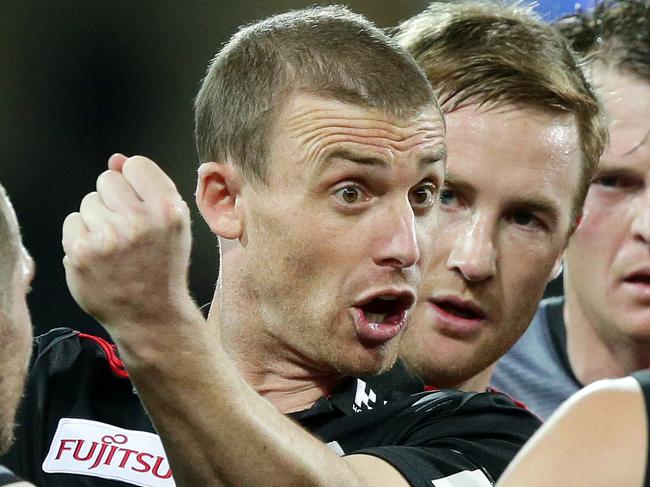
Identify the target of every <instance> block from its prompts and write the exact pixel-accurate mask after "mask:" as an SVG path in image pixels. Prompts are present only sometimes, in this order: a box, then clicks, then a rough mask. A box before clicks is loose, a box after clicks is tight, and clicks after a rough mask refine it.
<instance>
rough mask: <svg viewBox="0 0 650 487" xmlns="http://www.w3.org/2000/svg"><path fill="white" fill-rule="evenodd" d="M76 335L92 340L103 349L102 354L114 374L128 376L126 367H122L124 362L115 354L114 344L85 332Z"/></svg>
mask: <svg viewBox="0 0 650 487" xmlns="http://www.w3.org/2000/svg"><path fill="white" fill-rule="evenodd" d="M77 336H78V337H79V338H85V339H87V340H92V341H93V342H95V343H96V344H97V345H99V347H100V348H101V349H102V350H103V352H104V355H106V359H107V360H108V365H109V366H110V368H111V370H112V371H113V373H114V374H115V375H117V376H119V377H123V378H125V379H126V378H127V377H128V376H129V373H128V372H127V371H126V367H124V362H123V361H122V359H121V358H120V357H119V356H118V355H117V347H116V346H115V345H114V344H112V343H109V342H107V341H106V340H104V339H103V338H100V337H96V336H95V335H88V334H86V333H79V334H78V335H77Z"/></svg>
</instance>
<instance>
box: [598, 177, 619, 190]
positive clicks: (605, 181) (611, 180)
mask: <svg viewBox="0 0 650 487" xmlns="http://www.w3.org/2000/svg"><path fill="white" fill-rule="evenodd" d="M593 184H600V185H601V186H606V187H608V188H618V187H619V186H621V185H622V180H621V178H619V177H618V176H604V177H601V178H597V179H595V180H594V181H593Z"/></svg>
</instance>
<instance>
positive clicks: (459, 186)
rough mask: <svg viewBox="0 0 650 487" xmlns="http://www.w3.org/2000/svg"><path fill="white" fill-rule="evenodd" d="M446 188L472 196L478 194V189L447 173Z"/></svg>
mask: <svg viewBox="0 0 650 487" xmlns="http://www.w3.org/2000/svg"><path fill="white" fill-rule="evenodd" d="M445 186H449V187H451V188H453V189H456V190H460V191H462V192H464V193H468V194H470V195H472V194H474V193H476V188H474V186H472V185H471V184H469V183H468V182H466V181H463V180H462V179H458V178H456V177H455V176H454V175H453V174H450V173H447V176H446V177H445Z"/></svg>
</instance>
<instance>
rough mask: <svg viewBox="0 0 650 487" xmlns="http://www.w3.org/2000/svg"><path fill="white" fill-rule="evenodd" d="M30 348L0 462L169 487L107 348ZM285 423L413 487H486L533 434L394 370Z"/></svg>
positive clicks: (517, 412)
mask: <svg viewBox="0 0 650 487" xmlns="http://www.w3.org/2000/svg"><path fill="white" fill-rule="evenodd" d="M35 343H36V350H35V354H34V357H35V358H34V361H33V365H32V368H31V371H30V375H29V379H28V387H27V396H26V398H25V400H24V401H23V404H22V407H21V409H20V411H19V416H18V422H19V427H18V430H17V432H16V435H17V442H16V445H15V447H14V448H13V449H12V450H11V451H10V452H9V454H8V455H6V456H5V457H4V458H2V459H1V460H2V462H3V463H4V464H6V465H7V466H8V467H9V468H12V469H13V470H14V471H15V472H16V473H17V474H19V475H21V476H23V477H24V478H26V479H27V480H30V481H32V482H34V483H35V484H36V485H38V486H41V487H47V486H56V487H58V486H66V487H75V486H99V487H101V486H106V487H116V486H119V485H141V486H173V485H174V483H173V478H172V475H171V472H170V470H169V465H168V464H167V460H166V458H165V455H164V451H163V450H162V447H161V444H160V440H159V439H158V437H157V436H156V435H155V430H154V428H153V426H152V424H151V422H150V420H149V418H148V417H147V415H146V413H145V411H144V409H143V407H142V404H141V403H140V400H139V399H138V396H137V394H136V392H135V390H134V388H133V386H132V384H131V382H130V380H129V378H128V374H127V373H126V370H125V369H124V365H123V363H122V361H121V360H120V359H119V357H118V355H117V353H116V349H115V346H114V345H112V344H110V343H108V342H106V341H104V340H102V339H100V338H97V337H94V336H90V335H85V334H82V333H79V332H76V331H73V330H70V329H64V328H60V329H56V330H53V331H51V332H50V333H48V334H46V335H43V336H41V337H39V338H37V339H36V340H35ZM188 374H191V371H188ZM195 414H201V411H196V412H195ZM291 417H292V418H293V419H295V420H296V421H297V422H298V423H300V424H301V425H302V426H303V427H304V428H306V429H307V430H308V431H310V432H312V433H313V434H314V435H315V436H317V437H318V438H320V439H321V440H322V441H323V442H325V443H326V444H327V446H328V447H330V448H331V449H333V450H334V451H336V452H338V453H339V454H340V455H348V454H353V453H363V454H368V455H374V456H377V457H379V458H382V459H384V460H385V461H387V462H389V463H390V464H392V465H393V466H394V467H395V468H397V469H398V470H399V471H400V472H401V473H402V475H403V476H404V477H405V478H406V479H407V480H408V481H409V482H410V484H411V485H413V486H417V487H420V486H421V487H438V486H443V485H444V486H446V487H453V486H461V485H472V486H483V485H485V486H489V485H492V484H493V483H494V481H495V480H496V479H497V478H498V477H499V476H500V475H501V473H502V472H503V470H504V469H505V467H506V465H507V464H508V462H509V461H510V460H511V459H512V458H513V457H514V455H515V454H516V452H517V451H518V450H519V448H520V447H521V446H522V445H523V444H524V442H525V441H526V440H527V439H528V438H529V437H530V436H531V435H532V434H533V432H534V431H535V430H536V429H537V427H538V426H539V420H538V419H537V418H535V417H534V416H533V415H532V414H530V413H529V412H528V411H526V410H525V409H523V408H521V407H519V406H517V405H516V404H514V403H513V402H512V401H511V400H510V399H509V398H507V397H506V396H504V395H501V394H494V393H462V392H458V391H424V390H423V385H422V383H421V382H420V381H419V379H417V378H415V377H414V376H412V375H410V374H408V373H407V372H406V371H405V370H404V368H403V366H401V365H400V364H398V366H396V367H395V369H394V370H393V371H391V372H389V373H388V374H385V375H383V376H379V377H374V378H371V379H367V380H364V379H360V378H350V380H349V381H347V382H346V383H345V384H344V385H343V386H342V387H341V389H340V390H339V391H336V393H335V394H333V395H331V396H329V397H322V398H320V399H319V400H318V401H316V403H315V404H314V405H313V406H312V407H311V408H309V409H307V410H304V411H300V412H298V413H293V414H291ZM242 454H245V452H242Z"/></svg>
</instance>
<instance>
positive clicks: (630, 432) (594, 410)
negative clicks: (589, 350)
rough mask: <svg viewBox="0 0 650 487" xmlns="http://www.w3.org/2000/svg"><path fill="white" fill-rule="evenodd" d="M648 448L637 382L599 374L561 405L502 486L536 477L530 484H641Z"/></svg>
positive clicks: (527, 446)
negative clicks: (569, 466) (596, 378)
mask: <svg viewBox="0 0 650 487" xmlns="http://www.w3.org/2000/svg"><path fill="white" fill-rule="evenodd" d="M647 451H648V434H647V419H646V414H645V406H644V400H643V396H642V394H641V391H640V388H639V385H638V383H637V382H636V381H635V380H634V379H633V378H630V377H626V378H624V379H610V380H603V381H599V382H596V383H593V384H591V385H589V386H587V387H585V388H584V389H582V390H581V391H579V392H578V393H576V394H574V395H573V396H572V397H571V398H569V399H568V400H567V401H566V402H565V403H564V404H562V406H560V408H559V409H558V410H557V411H556V412H555V413H554V414H553V415H552V416H551V417H550V418H549V419H548V420H547V421H546V423H545V424H544V425H543V426H542V428H540V430H539V431H538V432H537V433H536V434H535V436H534V437H533V438H532V439H531V441H530V442H529V443H528V444H527V445H526V446H525V448H524V449H523V450H522V452H521V454H520V455H518V456H517V458H516V459H515V461H514V462H513V464H512V466H511V467H509V469H508V472H507V474H506V477H505V479H504V480H505V482H504V483H503V486H504V487H508V486H511V485H512V486H515V485H521V481H522V480H523V479H535V482H537V483H535V482H532V481H530V480H529V481H528V483H527V485H530V486H537V485H540V486H541V485H549V484H550V485H564V486H567V487H570V486H581V485H593V486H601V485H602V486H609V485H639V484H640V481H641V479H642V478H643V476H642V475H643V474H644V473H645V472H644V469H643V467H644V466H645V462H646V457H647ZM567 462H571V465H572V468H571V469H570V470H571V471H570V472H569V471H567V469H566V465H567ZM551 472H552V473H551ZM549 475H550V476H551V477H549ZM542 479H543V480H542ZM545 482H549V484H547V483H545ZM500 485H501V484H500Z"/></svg>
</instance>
